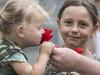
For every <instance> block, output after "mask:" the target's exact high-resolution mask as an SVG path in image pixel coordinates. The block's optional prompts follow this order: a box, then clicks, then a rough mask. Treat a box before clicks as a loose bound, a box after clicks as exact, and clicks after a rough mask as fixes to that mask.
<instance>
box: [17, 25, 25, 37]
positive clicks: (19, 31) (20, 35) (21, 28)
mask: <svg viewBox="0 0 100 75" xmlns="http://www.w3.org/2000/svg"><path fill="white" fill-rule="evenodd" d="M23 31H24V28H23V25H19V26H17V28H16V32H17V35H18V36H19V37H24V34H23Z"/></svg>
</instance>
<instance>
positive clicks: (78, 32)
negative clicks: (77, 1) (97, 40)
mask: <svg viewBox="0 0 100 75" xmlns="http://www.w3.org/2000/svg"><path fill="white" fill-rule="evenodd" d="M58 24H59V29H60V31H61V35H62V37H63V40H64V42H65V45H66V46H67V47H70V48H75V47H84V46H85V45H86V43H87V41H88V39H89V38H90V37H91V36H92V35H93V33H94V27H93V22H92V19H91V16H90V14H89V12H88V11H87V9H86V8H85V7H83V6H69V7H67V8H65V10H64V12H63V14H62V17H61V19H60V20H58Z"/></svg>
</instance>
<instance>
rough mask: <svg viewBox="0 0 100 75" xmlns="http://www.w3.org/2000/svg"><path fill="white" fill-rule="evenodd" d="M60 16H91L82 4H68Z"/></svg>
mask: <svg viewBox="0 0 100 75" xmlns="http://www.w3.org/2000/svg"><path fill="white" fill-rule="evenodd" d="M62 16H63V17H66V16H73V17H75V18H77V17H80V18H81V17H84V18H91V16H90V13H89V12H88V10H87V8H86V7H84V6H69V7H67V8H65V10H64V12H63V15H62Z"/></svg>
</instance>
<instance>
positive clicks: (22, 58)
mask: <svg viewBox="0 0 100 75" xmlns="http://www.w3.org/2000/svg"><path fill="white" fill-rule="evenodd" d="M2 61H3V62H7V61H17V62H27V60H26V58H25V56H24V55H23V54H21V53H15V54H13V55H12V56H10V57H9V56H6V57H5V58H4V59H3V60H2Z"/></svg>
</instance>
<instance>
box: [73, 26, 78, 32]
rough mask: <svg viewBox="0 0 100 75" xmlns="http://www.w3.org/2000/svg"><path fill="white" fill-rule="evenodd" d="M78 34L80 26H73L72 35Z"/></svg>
mask: <svg viewBox="0 0 100 75" xmlns="http://www.w3.org/2000/svg"><path fill="white" fill-rule="evenodd" d="M77 32H78V26H77V25H75V26H73V28H72V33H77Z"/></svg>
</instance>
